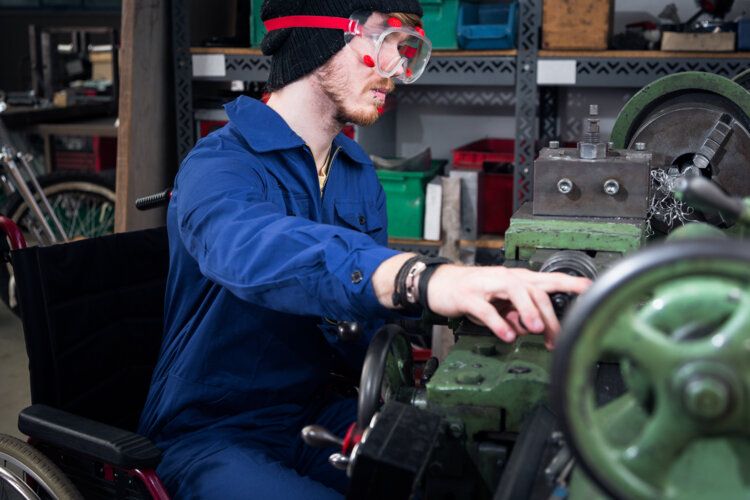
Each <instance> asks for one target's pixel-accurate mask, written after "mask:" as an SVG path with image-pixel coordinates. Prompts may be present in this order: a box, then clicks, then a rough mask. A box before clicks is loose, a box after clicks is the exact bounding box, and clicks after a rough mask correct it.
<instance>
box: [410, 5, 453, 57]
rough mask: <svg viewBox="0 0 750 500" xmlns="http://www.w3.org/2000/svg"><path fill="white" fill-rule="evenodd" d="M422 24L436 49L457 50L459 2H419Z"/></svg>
mask: <svg viewBox="0 0 750 500" xmlns="http://www.w3.org/2000/svg"><path fill="white" fill-rule="evenodd" d="M419 3H420V4H422V10H423V11H424V14H423V15H422V23H423V24H424V30H425V33H426V34H427V38H429V39H430V41H431V42H432V48H433V50H435V49H457V48H458V40H457V37H456V29H457V25H458V0H419Z"/></svg>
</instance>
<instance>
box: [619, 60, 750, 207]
mask: <svg viewBox="0 0 750 500" xmlns="http://www.w3.org/2000/svg"><path fill="white" fill-rule="evenodd" d="M749 130H750V92H748V91H747V90H746V89H745V88H743V87H742V86H741V85H739V84H738V83H735V82H733V81H731V80H729V79H728V78H724V77H722V76H719V75H714V74H711V73H701V72H686V73H677V74H674V75H669V76H666V77H664V78H660V79H659V80H656V81H655V82H652V83H650V84H649V85H647V86H646V87H644V88H643V89H641V90H640V91H639V92H638V93H637V94H635V95H634V96H633V97H632V98H631V99H630V101H628V103H627V104H625V106H624V107H623V109H622V111H621V112H620V114H619V115H618V117H617V120H616V121H615V125H614V127H613V129H612V136H611V140H612V142H614V145H615V147H616V148H623V147H630V148H633V147H635V144H636V143H645V144H646V150H647V151H649V152H652V153H653V160H652V163H651V164H652V166H653V167H654V168H665V167H677V168H684V167H687V166H688V165H692V164H693V163H694V159H696V154H702V155H703V156H704V158H705V163H706V164H707V165H705V168H703V169H702V173H703V175H704V176H705V177H708V178H710V179H711V180H713V181H714V182H716V183H717V184H719V185H720V186H722V187H724V188H725V189H726V190H727V191H728V192H729V193H730V194H733V195H738V196H748V195H750V175H748V162H747V158H750V132H748V131H749ZM699 163H700V161H697V162H695V164H696V165H698V164H699Z"/></svg>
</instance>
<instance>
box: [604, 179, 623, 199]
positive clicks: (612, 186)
mask: <svg viewBox="0 0 750 500" xmlns="http://www.w3.org/2000/svg"><path fill="white" fill-rule="evenodd" d="M604 192H605V193H607V194H608V195H610V196H614V195H616V194H617V193H619V192H620V183H619V182H617V181H616V180H614V179H607V180H606V181H604Z"/></svg>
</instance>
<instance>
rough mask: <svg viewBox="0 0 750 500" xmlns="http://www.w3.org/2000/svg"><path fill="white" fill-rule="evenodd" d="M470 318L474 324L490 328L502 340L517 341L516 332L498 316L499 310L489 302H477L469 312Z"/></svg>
mask: <svg viewBox="0 0 750 500" xmlns="http://www.w3.org/2000/svg"><path fill="white" fill-rule="evenodd" d="M467 316H468V318H469V319H470V320H471V321H473V322H474V323H476V324H478V325H482V326H486V327H487V328H489V329H490V330H491V331H492V333H494V334H495V336H496V337H498V338H499V339H500V340H503V341H505V342H508V343H510V342H513V341H514V340H516V332H515V330H513V328H512V327H511V326H510V325H509V324H508V323H507V322H506V321H505V320H504V319H503V318H502V317H501V316H500V314H498V312H497V310H496V309H495V308H494V307H493V306H492V304H490V303H488V302H483V301H480V302H477V303H476V304H475V305H473V306H472V307H471V308H470V309H469V310H468V311H467Z"/></svg>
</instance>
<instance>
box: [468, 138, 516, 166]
mask: <svg viewBox="0 0 750 500" xmlns="http://www.w3.org/2000/svg"><path fill="white" fill-rule="evenodd" d="M514 155H515V141H514V140H513V139H481V140H479V141H475V142H472V143H470V144H467V145H465V146H461V147H459V148H456V149H454V150H453V164H454V165H455V166H457V167H461V168H470V169H474V170H482V167H483V166H484V164H485V163H511V164H512V163H513V160H514Z"/></svg>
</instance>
